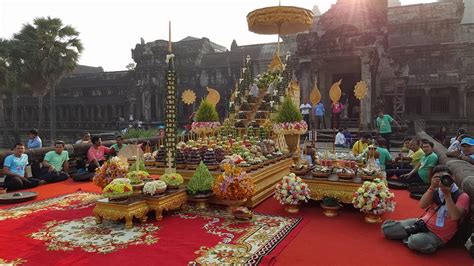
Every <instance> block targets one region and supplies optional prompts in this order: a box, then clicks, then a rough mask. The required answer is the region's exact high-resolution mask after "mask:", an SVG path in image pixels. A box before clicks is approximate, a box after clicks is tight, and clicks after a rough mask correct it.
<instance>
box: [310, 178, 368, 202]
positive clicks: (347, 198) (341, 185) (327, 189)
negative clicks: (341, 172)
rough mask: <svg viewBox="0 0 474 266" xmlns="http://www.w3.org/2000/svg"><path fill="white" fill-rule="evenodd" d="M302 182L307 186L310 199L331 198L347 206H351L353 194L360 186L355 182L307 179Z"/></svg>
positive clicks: (360, 184)
mask: <svg viewBox="0 0 474 266" xmlns="http://www.w3.org/2000/svg"><path fill="white" fill-rule="evenodd" d="M303 182H305V183H306V184H308V187H309V189H310V191H311V192H310V197H311V199H313V200H322V199H323V198H324V197H331V198H335V199H337V201H339V202H343V203H347V204H352V197H353V196H354V193H355V192H356V191H357V189H358V188H359V187H360V186H362V183H356V182H338V181H329V180H318V179H309V178H303Z"/></svg>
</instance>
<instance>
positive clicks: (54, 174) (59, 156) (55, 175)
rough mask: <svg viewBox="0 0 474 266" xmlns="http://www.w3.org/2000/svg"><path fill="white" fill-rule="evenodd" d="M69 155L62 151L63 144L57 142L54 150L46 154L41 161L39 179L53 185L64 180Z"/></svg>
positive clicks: (66, 176) (67, 168) (66, 175)
mask: <svg viewBox="0 0 474 266" xmlns="http://www.w3.org/2000/svg"><path fill="white" fill-rule="evenodd" d="M68 170H69V153H68V152H67V151H65V150H64V142H62V141H57V142H56V143H55V150H54V151H50V152H47V153H46V155H45V156H44V159H43V169H42V171H43V174H42V175H41V177H40V179H41V180H44V181H46V183H55V182H61V181H64V180H66V179H67V178H68V177H69V175H68V174H67V171H68Z"/></svg>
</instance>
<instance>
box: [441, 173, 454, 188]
mask: <svg viewBox="0 0 474 266" xmlns="http://www.w3.org/2000/svg"><path fill="white" fill-rule="evenodd" d="M440 180H441V184H443V186H445V187H451V186H452V185H453V183H454V179H453V177H452V176H450V175H443V176H441V178H440Z"/></svg>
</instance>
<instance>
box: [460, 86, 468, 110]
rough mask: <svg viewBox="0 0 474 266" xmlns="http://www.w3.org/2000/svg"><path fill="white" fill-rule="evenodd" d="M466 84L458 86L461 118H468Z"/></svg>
mask: <svg viewBox="0 0 474 266" xmlns="http://www.w3.org/2000/svg"><path fill="white" fill-rule="evenodd" d="M466 96H467V95H466V85H461V86H460V87H459V88H458V116H459V118H466Z"/></svg>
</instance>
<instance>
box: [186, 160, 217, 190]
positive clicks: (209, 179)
mask: <svg viewBox="0 0 474 266" xmlns="http://www.w3.org/2000/svg"><path fill="white" fill-rule="evenodd" d="M212 185H214V176H213V175H212V174H211V173H210V172H209V169H207V166H206V165H205V164H204V163H203V162H202V161H201V163H200V164H199V166H198V167H197V169H196V172H194V175H193V177H191V180H189V183H188V187H187V188H188V192H189V194H190V195H196V194H205V193H208V192H210V191H211V190H212Z"/></svg>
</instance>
